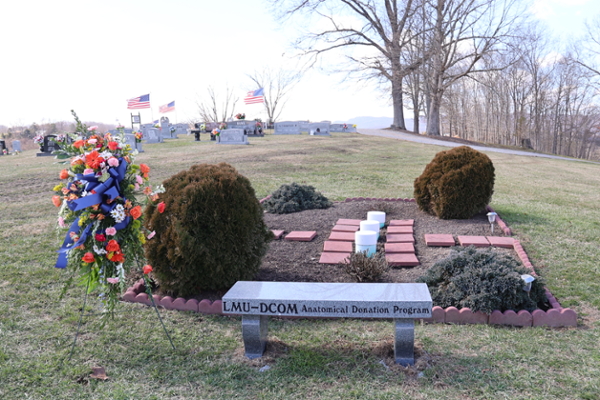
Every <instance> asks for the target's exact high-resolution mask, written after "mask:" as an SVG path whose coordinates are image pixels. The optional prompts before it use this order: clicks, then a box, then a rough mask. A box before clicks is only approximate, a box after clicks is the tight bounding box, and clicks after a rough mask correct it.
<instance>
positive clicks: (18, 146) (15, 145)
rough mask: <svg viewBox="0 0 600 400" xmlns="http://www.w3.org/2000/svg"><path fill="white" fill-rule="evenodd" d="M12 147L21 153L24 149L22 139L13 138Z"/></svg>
mask: <svg viewBox="0 0 600 400" xmlns="http://www.w3.org/2000/svg"><path fill="white" fill-rule="evenodd" d="M12 149H13V151H18V152H19V153H21V152H22V151H23V150H21V141H20V140H13V141H12Z"/></svg>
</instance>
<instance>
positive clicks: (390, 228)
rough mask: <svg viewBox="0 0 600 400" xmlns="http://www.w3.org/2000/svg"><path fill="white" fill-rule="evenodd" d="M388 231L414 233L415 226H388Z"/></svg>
mask: <svg viewBox="0 0 600 400" xmlns="http://www.w3.org/2000/svg"><path fill="white" fill-rule="evenodd" d="M387 233H388V234H389V233H410V234H411V235H412V234H413V227H412V226H408V225H394V226H388V228H387Z"/></svg>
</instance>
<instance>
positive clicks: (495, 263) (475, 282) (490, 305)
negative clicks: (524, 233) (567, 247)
mask: <svg viewBox="0 0 600 400" xmlns="http://www.w3.org/2000/svg"><path fill="white" fill-rule="evenodd" d="M527 273H528V270H527V269H525V268H524V267H522V266H520V264H519V263H518V262H517V261H516V260H515V259H514V258H512V257H510V256H508V255H504V254H500V253H498V252H495V251H493V250H492V249H486V250H477V249H475V247H473V246H470V247H466V248H462V249H461V250H453V251H452V252H451V253H450V255H449V256H448V257H447V258H445V259H443V260H440V261H438V262H437V263H435V264H434V265H433V267H431V268H430V269H429V270H428V271H427V274H425V275H423V276H421V277H419V278H418V279H417V282H424V283H426V284H427V286H428V287H429V291H430V293H431V298H432V300H433V305H435V306H440V307H443V308H446V307H450V306H454V307H456V308H459V309H460V308H463V307H468V308H470V309H471V310H473V311H483V312H484V313H487V314H490V313H491V312H492V311H494V310H500V311H506V310H513V311H519V310H529V311H532V310H535V309H536V308H537V307H538V305H539V304H544V303H546V302H547V298H546V291H545V289H544V284H543V281H542V280H541V278H540V277H536V280H535V281H533V283H532V285H531V291H530V292H529V293H527V292H526V291H525V290H523V287H524V282H523V279H521V275H522V274H527Z"/></svg>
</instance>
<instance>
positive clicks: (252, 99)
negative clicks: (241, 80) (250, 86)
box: [244, 88, 265, 104]
mask: <svg viewBox="0 0 600 400" xmlns="http://www.w3.org/2000/svg"><path fill="white" fill-rule="evenodd" d="M264 101H265V95H264V89H263V88H260V89H258V90H254V91H251V92H248V94H247V95H246V97H245V98H244V103H246V104H258V103H263V102H264Z"/></svg>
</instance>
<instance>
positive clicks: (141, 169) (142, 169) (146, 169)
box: [140, 164, 150, 178]
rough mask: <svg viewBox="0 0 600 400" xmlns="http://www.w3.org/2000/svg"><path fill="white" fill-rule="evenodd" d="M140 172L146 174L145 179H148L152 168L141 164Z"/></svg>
mask: <svg viewBox="0 0 600 400" xmlns="http://www.w3.org/2000/svg"><path fill="white" fill-rule="evenodd" d="M140 171H142V174H144V178H147V177H148V173H149V172H150V167H149V166H147V165H146V164H140Z"/></svg>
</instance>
